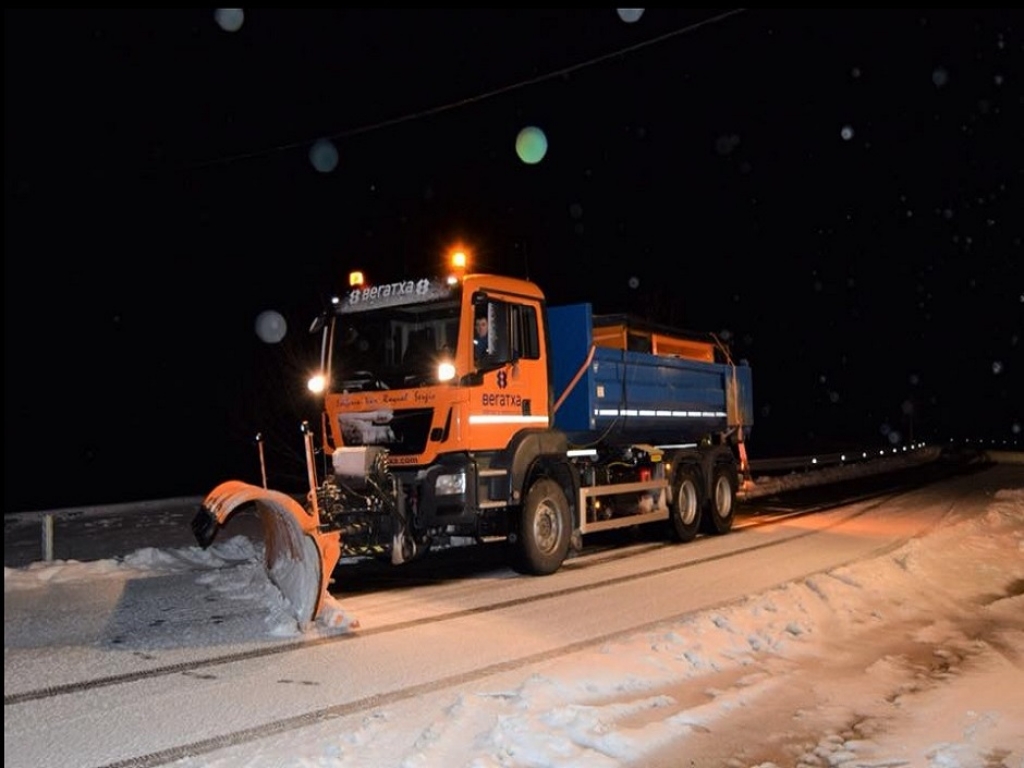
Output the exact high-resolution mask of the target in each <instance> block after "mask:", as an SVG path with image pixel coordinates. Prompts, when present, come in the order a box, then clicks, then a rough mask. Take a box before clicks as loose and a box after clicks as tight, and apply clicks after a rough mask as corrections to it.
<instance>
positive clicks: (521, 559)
mask: <svg viewBox="0 0 1024 768" xmlns="http://www.w3.org/2000/svg"><path fill="white" fill-rule="evenodd" d="M515 530H516V538H515V541H514V544H515V548H516V551H515V554H514V557H513V567H514V568H515V569H516V570H517V571H519V572H520V573H528V574H531V575H534V576H546V575H547V574H550V573H554V572H555V571H557V570H558V569H559V568H560V567H561V566H562V563H563V562H564V561H565V558H566V556H567V555H568V553H569V542H570V540H571V538H572V514H571V512H570V511H569V502H568V501H567V500H566V498H565V492H564V491H563V490H562V486H560V485H559V484H558V483H556V482H555V481H554V480H551V479H550V478H546V477H545V478H541V479H539V480H537V482H535V483H534V484H533V485H532V486H530V490H529V491H528V492H527V494H526V501H525V502H524V503H523V506H522V509H521V511H520V518H519V524H518V525H517V526H516V528H515Z"/></svg>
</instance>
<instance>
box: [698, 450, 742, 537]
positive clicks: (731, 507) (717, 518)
mask: <svg viewBox="0 0 1024 768" xmlns="http://www.w3.org/2000/svg"><path fill="white" fill-rule="evenodd" d="M738 489H739V475H738V473H737V472H736V466H735V465H734V464H726V463H723V464H716V465H715V466H714V468H713V469H712V470H711V498H709V499H708V506H707V511H706V512H705V514H704V515H703V519H702V521H701V527H702V528H703V530H704V532H705V533H710V534H716V535H720V534H723V533H728V532H729V531H730V530H732V521H733V518H734V517H735V515H736V491H737V490H738Z"/></svg>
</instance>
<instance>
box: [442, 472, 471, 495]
mask: <svg viewBox="0 0 1024 768" xmlns="http://www.w3.org/2000/svg"><path fill="white" fill-rule="evenodd" d="M465 492H466V473H465V472H459V473H458V474H457V475H438V476H437V480H435V481H434V493H435V494H436V495H438V496H452V495H454V494H457V493H465Z"/></svg>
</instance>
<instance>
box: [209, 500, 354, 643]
mask: <svg viewBox="0 0 1024 768" xmlns="http://www.w3.org/2000/svg"><path fill="white" fill-rule="evenodd" d="M250 503H253V504H255V505H256V511H257V513H258V515H259V518H260V522H261V523H262V525H263V540H264V547H265V550H266V568H267V575H268V576H269V577H270V580H271V581H272V582H274V584H276V585H277V588H278V589H280V590H281V594H282V595H284V597H285V599H286V600H287V601H288V604H289V606H290V607H291V610H292V614H293V615H294V616H295V618H296V620H297V621H298V622H299V625H300V626H304V625H306V624H308V623H310V622H312V621H314V620H315V619H316V618H317V616H318V615H319V613H320V609H321V607H322V605H323V598H324V595H325V594H326V593H327V586H328V584H329V583H330V578H331V574H332V573H333V572H334V568H335V566H337V564H338V559H339V558H340V557H341V539H340V535H339V533H338V532H337V531H333V532H330V533H322V532H321V531H320V529H319V525H320V521H319V519H318V518H317V515H316V514H314V513H313V512H312V511H309V510H307V509H306V508H305V507H303V506H302V505H301V504H299V502H297V501H296V500H295V499H293V498H292V497H291V496H288V495H286V494H284V493H281V492H279V491H272V490H268V489H267V488H261V487H260V486H258V485H251V484H249V483H243V482H241V481H239V480H228V481H227V482H224V483H221V484H220V485H218V486H217V487H216V488H214V489H213V490H212V491H210V493H209V494H208V495H207V496H206V499H205V500H204V501H203V504H202V506H201V507H200V508H199V511H198V512H197V513H196V516H195V517H194V518H193V520H192V532H193V534H195V537H196V541H197V542H199V545H200V546H201V547H203V548H204V549H205V548H206V547H208V546H209V545H210V544H211V543H212V542H213V540H214V538H216V536H217V532H218V531H219V530H220V529H221V528H223V527H224V526H225V525H226V524H227V522H228V519H229V518H230V517H231V515H232V514H233V513H234V512H235V510H237V509H238V508H239V507H242V506H244V505H246V504H250Z"/></svg>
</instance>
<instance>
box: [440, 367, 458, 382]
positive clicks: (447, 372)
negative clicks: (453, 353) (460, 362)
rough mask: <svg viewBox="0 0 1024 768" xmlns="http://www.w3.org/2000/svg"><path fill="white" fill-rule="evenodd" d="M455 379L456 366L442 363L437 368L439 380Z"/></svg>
mask: <svg viewBox="0 0 1024 768" xmlns="http://www.w3.org/2000/svg"><path fill="white" fill-rule="evenodd" d="M454 378H455V366H454V365H452V364H451V363H441V364H440V365H439V366H437V380H438V381H451V380H452V379H454Z"/></svg>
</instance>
